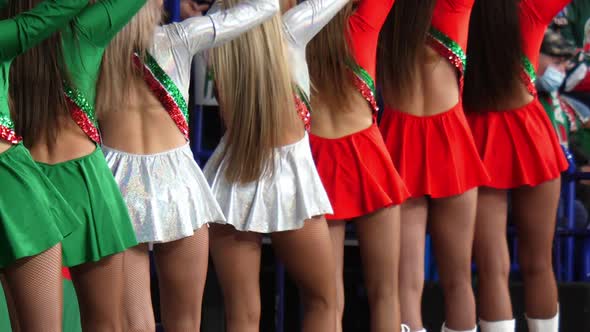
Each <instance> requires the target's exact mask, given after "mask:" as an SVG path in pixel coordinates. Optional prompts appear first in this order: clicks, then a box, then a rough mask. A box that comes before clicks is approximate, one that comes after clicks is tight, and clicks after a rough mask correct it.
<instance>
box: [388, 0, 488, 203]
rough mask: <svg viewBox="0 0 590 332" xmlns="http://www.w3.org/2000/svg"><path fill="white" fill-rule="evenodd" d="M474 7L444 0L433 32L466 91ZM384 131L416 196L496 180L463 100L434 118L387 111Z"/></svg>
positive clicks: (466, 0) (464, 0)
mask: <svg viewBox="0 0 590 332" xmlns="http://www.w3.org/2000/svg"><path fill="white" fill-rule="evenodd" d="M473 3H474V0H438V1H437V2H436V6H435V8H434V12H433V17H432V26H431V29H430V32H429V34H428V42H429V45H430V47H432V48H433V49H434V50H435V51H437V52H438V53H439V54H440V55H441V56H442V57H444V58H446V59H448V60H449V61H450V62H451V64H452V65H453V66H455V67H456V68H457V71H458V73H459V75H460V76H459V84H460V86H461V87H462V83H463V71H464V68H465V60H466V56H465V51H464V50H465V49H466V45H467V31H468V29H469V16H470V13H471V8H472V7H473ZM461 90H462V89H461ZM379 127H380V129H381V132H382V134H383V137H384V139H385V144H386V145H387V149H388V151H389V153H390V154H391V158H392V159H393V162H394V164H395V167H396V168H397V169H398V171H399V172H400V175H401V177H402V179H403V180H404V182H405V183H406V185H407V187H408V190H409V191H410V194H411V195H412V197H415V198H418V197H423V196H429V197H432V198H443V197H450V196H455V195H459V194H462V193H464V192H466V191H468V190H470V189H473V188H475V187H479V186H482V185H486V184H488V183H489V181H490V178H489V176H488V173H487V171H486V169H485V167H484V165H483V162H482V161H481V158H480V156H479V153H478V150H477V148H476V146H475V142H474V139H473V135H472V133H471V129H470V128H469V125H468V123H467V120H466V118H465V114H464V112H463V105H462V103H461V100H459V102H458V103H457V105H455V106H454V107H453V108H452V109H450V110H448V111H446V112H443V113H439V114H436V115H433V116H415V115H412V114H409V113H405V112H403V111H400V110H395V109H392V108H388V107H386V108H385V111H384V113H383V117H382V119H381V122H380V125H379Z"/></svg>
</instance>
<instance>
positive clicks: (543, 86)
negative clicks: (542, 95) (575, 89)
mask: <svg viewBox="0 0 590 332" xmlns="http://www.w3.org/2000/svg"><path fill="white" fill-rule="evenodd" d="M563 81H565V73H563V72H561V71H560V70H559V69H557V67H555V66H553V65H549V66H548V67H547V69H545V73H543V76H541V77H539V78H538V79H537V89H538V90H539V91H544V92H554V91H557V90H559V88H560V87H561V85H562V84H563Z"/></svg>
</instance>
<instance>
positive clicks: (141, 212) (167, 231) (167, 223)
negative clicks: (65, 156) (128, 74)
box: [103, 0, 279, 243]
mask: <svg viewBox="0 0 590 332" xmlns="http://www.w3.org/2000/svg"><path fill="white" fill-rule="evenodd" d="M278 12H279V0H243V1H241V2H240V3H239V4H238V5H237V6H235V7H233V8H231V9H228V10H225V11H219V12H216V13H212V14H210V15H207V16H202V17H193V18H189V19H187V20H185V21H183V22H180V23H173V24H169V25H165V26H162V27H158V28H157V30H156V32H155V36H154V42H153V46H152V47H151V48H150V50H149V54H150V55H151V57H152V58H153V59H154V60H155V61H156V62H157V65H158V67H159V68H161V69H162V70H163V71H164V72H165V74H166V75H167V77H169V78H170V80H171V81H172V82H173V84H174V85H175V86H176V88H177V90H178V91H180V93H181V94H182V97H181V98H183V99H184V102H187V101H188V93H189V92H188V91H189V84H190V75H191V62H192V59H193V57H194V56H195V54H197V53H199V52H202V51H205V50H207V49H209V48H212V47H215V46H218V45H220V44H222V43H224V42H226V41H228V40H231V39H233V38H235V37H237V36H239V35H240V34H241V33H243V32H245V31H247V30H248V29H251V28H252V27H254V26H256V25H258V24H260V23H262V22H264V21H266V20H268V19H270V18H271V17H273V16H274V15H276V13H278ZM103 150H104V152H105V156H106V159H107V162H108V164H109V167H110V168H111V170H112V172H113V174H114V176H115V179H116V181H117V183H118V184H119V187H120V189H121V192H122V194H123V197H124V199H125V201H126V203H127V206H128V208H129V213H130V215H131V218H132V221H133V225H134V228H135V232H136V235H137V240H138V241H139V242H140V243H147V242H169V241H174V240H178V239H181V238H184V237H188V236H191V235H193V234H194V230H196V229H198V228H200V227H201V226H202V225H204V224H206V223H209V222H223V221H225V217H224V214H223V212H222V209H221V208H220V206H219V205H218V204H217V200H216V199H215V197H214V195H213V193H212V192H211V189H210V188H209V185H208V183H207V180H206V179H205V177H204V176H203V173H202V172H201V169H200V168H199V166H198V165H197V163H196V162H195V160H194V158H193V154H192V151H191V149H190V147H189V144H188V143H187V144H186V145H184V146H182V147H179V148H176V149H173V150H170V151H165V152H162V153H158V154H152V155H137V154H131V153H126V152H123V151H118V150H115V149H112V148H109V147H103Z"/></svg>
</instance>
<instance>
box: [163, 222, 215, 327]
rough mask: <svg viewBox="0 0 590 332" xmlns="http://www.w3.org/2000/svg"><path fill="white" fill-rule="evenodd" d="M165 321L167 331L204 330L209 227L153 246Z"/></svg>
mask: <svg viewBox="0 0 590 332" xmlns="http://www.w3.org/2000/svg"><path fill="white" fill-rule="evenodd" d="M154 254H155V257H156V266H157V267H158V279H159V283H160V305H161V308H162V323H163V324H164V329H165V330H166V331H168V332H184V331H186V332H195V331H199V330H200V329H201V306H202V302H203V292H204V290H205V280H206V279H207V266H208V264H209V228H208V227H207V226H204V227H201V228H200V229H199V230H197V231H196V232H195V234H194V235H193V236H191V237H187V238H184V239H180V240H177V241H174V242H169V243H161V244H156V245H155V246H154Z"/></svg>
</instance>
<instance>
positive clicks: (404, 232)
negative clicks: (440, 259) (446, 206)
mask: <svg viewBox="0 0 590 332" xmlns="http://www.w3.org/2000/svg"><path fill="white" fill-rule="evenodd" d="M400 212H401V232H400V233H401V236H400V238H401V239H400V240H401V241H400V243H401V249H400V262H399V289H400V290H399V294H400V305H401V319H402V322H403V323H404V324H407V325H408V326H409V327H410V329H411V330H412V331H418V330H421V329H422V328H423V327H424V324H423V323H422V292H423V290H424V250H425V246H426V223H427V220H428V202H427V201H426V199H425V198H423V197H422V198H414V199H410V200H408V201H406V202H405V203H404V204H402V205H401V208H400Z"/></svg>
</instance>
